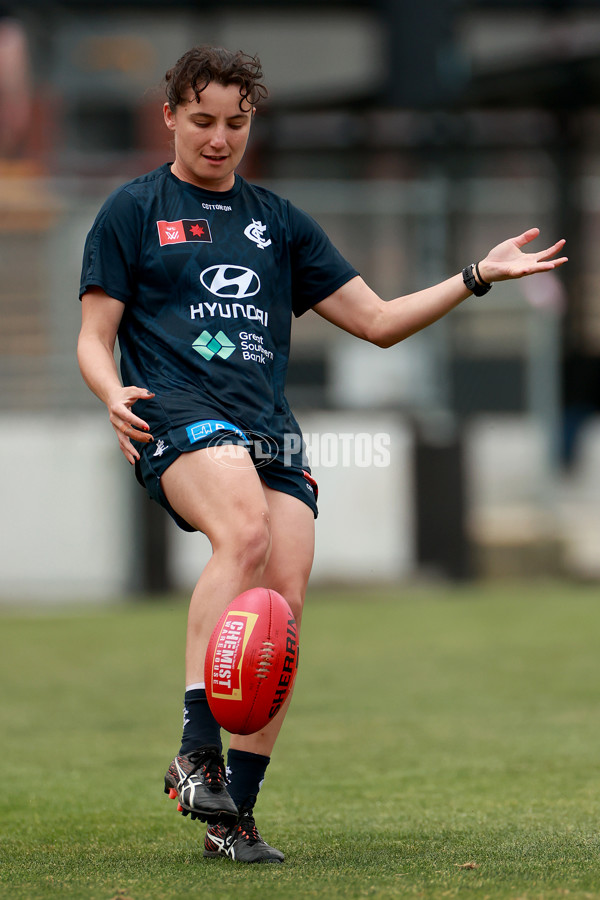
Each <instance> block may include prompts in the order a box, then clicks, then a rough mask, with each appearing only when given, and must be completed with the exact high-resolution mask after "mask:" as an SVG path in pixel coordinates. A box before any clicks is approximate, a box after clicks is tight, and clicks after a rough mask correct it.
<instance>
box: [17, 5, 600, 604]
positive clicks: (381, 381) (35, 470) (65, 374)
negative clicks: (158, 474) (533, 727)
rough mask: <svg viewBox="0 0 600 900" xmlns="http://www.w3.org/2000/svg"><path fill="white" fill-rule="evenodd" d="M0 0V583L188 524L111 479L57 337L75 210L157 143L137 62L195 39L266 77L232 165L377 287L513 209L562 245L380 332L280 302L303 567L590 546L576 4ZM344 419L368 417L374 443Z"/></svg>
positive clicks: (594, 269)
mask: <svg viewBox="0 0 600 900" xmlns="http://www.w3.org/2000/svg"><path fill="white" fill-rule="evenodd" d="M0 15H1V17H0V77H1V78H3V79H4V85H5V86H4V88H3V89H1V90H0V97H2V104H3V107H2V109H1V110H0V122H2V123H3V127H2V129H0V321H1V323H2V327H1V328H0V435H1V436H2V440H1V441H0V459H1V460H2V471H3V473H4V479H5V484H4V490H3V492H2V496H3V499H2V509H3V513H4V514H3V516H2V524H1V525H0V547H1V549H0V598H2V599H6V600H10V599H13V598H19V597H23V596H26V597H39V598H41V599H43V598H46V597H48V598H56V597H81V596H90V597H92V596H107V595H111V594H119V593H121V592H124V591H127V590H130V589H132V588H133V589H162V588H164V587H167V586H169V585H173V584H174V585H176V586H179V585H181V586H183V585H187V584H188V582H189V581H191V580H193V578H194V576H195V573H196V571H197V567H198V554H199V553H205V554H206V553H207V552H208V547H207V546H205V545H204V544H202V540H203V539H202V538H198V537H197V536H192V537H189V536H186V535H183V534H179V533H178V532H176V530H175V529H174V528H173V527H171V525H170V523H169V521H168V519H167V517H166V516H164V514H162V512H161V511H160V510H158V508H155V507H154V506H153V505H152V504H151V503H150V502H149V501H147V500H146V498H145V496H144V495H143V493H142V492H141V491H140V490H139V489H138V488H137V485H135V484H134V483H133V480H132V478H131V473H130V472H129V470H128V467H127V465H126V464H125V462H124V460H123V459H122V458H121V456H120V454H119V451H118V448H117V446H116V442H115V441H114V438H113V435H112V430H111V429H110V427H109V425H108V423H107V421H106V416H105V414H104V411H103V408H102V407H101V405H100V404H99V403H98V401H96V400H95V398H94V397H93V396H92V395H91V394H90V393H89V392H88V390H87V388H86V387H85V385H84V384H83V382H82V381H81V378H80V375H79V372H78V369H77V364H76V360H75V343H76V337H77V332H78V327H79V310H78V306H77V300H76V298H77V288H78V280H79V267H80V260H81V252H82V247H83V241H84V239H85V235H86V233H87V231H88V229H89V227H90V225H91V223H92V221H93V218H94V216H95V214H96V212H97V210H98V208H99V206H100V204H101V203H102V201H103V200H104V198H105V197H106V195H107V194H108V192H109V191H110V190H111V189H112V187H115V186H117V185H118V184H120V183H122V182H123V181H125V180H126V179H127V178H129V177H133V176H134V175H137V174H140V173H142V172H144V171H147V170H149V169H151V168H153V167H154V166H155V165H158V164H160V163H162V162H164V161H165V160H166V159H168V158H169V154H170V150H169V134H168V132H167V131H166V129H165V128H164V126H163V123H162V116H161V105H162V95H161V90H160V82H161V79H162V76H163V75H164V72H165V69H166V68H167V67H168V66H169V65H171V64H172V62H173V61H174V60H175V59H176V58H177V57H178V56H179V55H181V53H183V52H184V51H185V50H186V49H188V47H190V46H192V45H193V44H196V43H204V42H208V43H216V44H222V45H225V46H229V47H240V48H242V49H244V50H246V51H247V52H250V53H257V54H258V55H259V56H260V57H261V60H262V62H263V66H264V69H265V74H266V78H267V81H268V83H269V86H270V89H271V96H270V99H269V101H268V102H267V103H265V104H264V106H263V107H261V110H260V114H259V116H258V117H257V120H256V122H255V124H254V126H253V128H254V134H253V137H252V142H251V149H250V151H249V153H248V156H247V158H246V161H245V167H244V170H243V173H242V174H244V175H246V176H247V177H249V178H251V179H254V180H257V181H259V182H261V183H263V184H265V185H267V186H270V187H273V188H274V189H276V190H277V191H278V192H279V193H281V194H283V195H284V196H287V197H289V198H290V199H291V200H292V201H294V202H295V203H296V204H297V205H299V206H301V207H302V208H304V209H306V210H307V211H308V212H310V213H311V214H312V215H314V216H315V218H317V219H318V220H319V221H320V222H321V223H322V224H323V226H324V227H325V229H326V230H327V231H328V233H329V234H330V235H331V237H332V238H333V240H334V242H335V243H336V244H337V245H338V246H339V248H340V249H341V250H342V252H343V253H344V254H345V255H346V256H347V257H348V258H349V259H351V260H352V261H353V263H354V264H355V265H356V266H357V268H358V269H360V271H361V273H362V274H363V275H364V277H365V278H366V280H367V281H368V282H369V283H370V284H371V285H372V286H373V287H374V288H375V289H376V290H377V291H378V292H379V293H380V294H381V295H382V296H384V297H393V296H397V295H398V294H401V293H407V292H409V291H411V290H413V289H417V288H420V287H424V286H426V285H427V284H429V283H433V282H435V281H437V280H440V279H442V278H443V277H445V276H446V275H449V274H452V273H454V272H456V271H457V270H459V269H461V268H462V267H463V266H464V265H466V264H467V263H469V262H471V261H472V260H473V259H475V258H481V256H482V255H484V253H485V252H486V251H487V250H488V249H489V247H491V246H492V245H493V244H495V243H497V242H498V241H499V240H501V239H504V238H505V237H507V236H509V235H511V234H516V233H518V232H521V231H523V230H524V229H525V228H526V227H529V226H531V225H538V226H539V227H540V228H541V229H542V233H543V236H544V237H543V238H542V239H544V238H545V239H546V241H547V242H549V241H553V240H555V239H556V238H558V237H561V236H562V237H566V238H567V240H568V254H569V257H570V262H569V265H568V266H567V267H565V268H564V269H562V270H561V271H560V274H558V275H547V276H540V277H539V278H536V279H535V280H531V281H526V282H515V283H510V284H504V285H501V286H497V287H496V288H495V290H494V291H493V292H492V293H491V294H489V295H488V296H487V297H486V298H484V299H483V300H475V299H473V300H472V301H467V302H466V303H465V304H463V305H462V307H461V308H460V309H458V310H457V311H456V312H454V313H453V314H452V315H450V316H449V317H447V318H446V319H445V320H444V321H442V322H440V323H438V324H437V325H435V326H433V327H432V328H430V329H428V330H427V331H425V332H423V333H422V334H420V335H417V336H415V337H413V338H411V339H410V340H409V341H407V342H405V343H403V344H401V345H399V346H398V347H396V348H394V349H392V350H388V351H385V352H382V351H381V350H378V349H376V348H372V347H370V346H367V345H362V344H360V343H359V342H357V341H356V340H354V339H350V338H349V337H348V336H346V335H344V334H343V333H342V332H337V331H336V330H335V329H334V328H332V327H331V326H330V325H327V324H325V323H324V322H322V321H321V320H320V319H319V318H318V317H317V316H315V315H311V314H308V315H306V316H304V317H303V318H302V319H301V320H299V321H298V322H297V323H296V328H295V331H294V344H293V355H292V359H291V364H290V374H289V383H288V396H289V399H290V401H291V403H292V406H293V407H294V408H295V409H296V411H297V412H298V416H299V419H300V421H301V423H302V424H303V426H304V428H305V430H306V431H307V433H308V435H309V436H310V438H311V440H309V444H310V443H311V441H312V448H311V449H312V450H313V453H315V454H317V455H319V457H320V458H319V461H318V462H317V460H316V459H315V460H313V461H314V463H315V468H316V474H317V477H318V479H319V481H320V483H321V487H322V491H321V497H322V500H321V510H322V511H321V517H320V521H319V550H318V555H317V560H316V565H315V578H320V579H323V580H341V579H350V580H356V579H364V580H368V579H382V580H390V579H398V578H405V577H411V576H415V575H419V574H423V573H425V574H431V573H433V574H436V575H437V574H442V575H445V576H450V577H455V578H458V577H460V578H462V577H472V576H477V575H490V574H514V573H518V574H526V573H532V574H534V573H535V574H538V573H548V574H559V573H560V574H568V575H573V576H576V577H581V576H584V577H597V576H598V575H599V574H600V555H599V554H598V552H597V547H598V545H599V541H600V504H599V502H598V500H599V499H600V497H599V496H598V495H600V488H599V487H598V478H597V476H596V472H597V469H598V461H599V460H600V428H599V425H598V419H597V413H598V409H599V406H600V379H599V377H598V370H599V368H600V365H599V359H600V294H599V291H598V282H599V278H600V263H599V262H598V257H597V254H596V253H595V240H594V238H595V236H596V234H597V232H598V229H599V227H600V216H599V213H600V114H599V112H598V97H599V95H600V3H598V2H591V0H588V2H575V0H572V2H567V0H564V2H559V0H554V2H552V0H545V2H544V0H537V2H536V0H518V2H516V0H515V2H507V0H504V2H502V0H462V2H461V0H454V2H452V0H428V2H427V3H414V2H412V0H373V2H358V0H355V2H350V0H346V2H334V0H329V2H328V0H319V2H312V3H311V2H307V0H304V2H302V3H300V2H294V0H287V2H286V0H271V2H269V0H262V2H251V3H241V2H235V0H220V3H219V4H214V3H205V2H203V0H196V2H171V3H169V4H165V3H159V2H152V0H145V2H141V0H140V2H133V0H129V2H125V0H123V2H114V0H113V2H110V0H109V2H104V3H103V4H102V5H100V4H97V3H92V2H84V0H65V2H61V3H54V2H42V0H39V2H29V3H27V2H25V3H23V2H21V3H19V4H18V5H16V4H15V6H14V8H11V5H10V4H2V10H0ZM15 84H16V85H18V87H17V88H15ZM17 92H18V102H17V103H15V99H16V95H17ZM15 110H16V111H15ZM6 123H11V124H10V127H5V126H6ZM344 435H346V436H348V435H350V436H351V437H341V436H344ZM360 435H371V436H373V435H387V437H388V438H389V447H390V457H389V465H382V466H378V465H374V464H370V462H369V459H367V458H366V457H364V455H362V456H361V453H362V450H361V449H360V447H361V444H360ZM344 442H345V443H344ZM344 447H346V450H347V453H346V456H344V453H343V452H342V451H343V448H344ZM350 447H351V449H350V450H348V448H350ZM332 448H335V449H332ZM357 448H358V449H357ZM361 523H362V524H361ZM199 545H202V550H201V551H199V549H198V547H199Z"/></svg>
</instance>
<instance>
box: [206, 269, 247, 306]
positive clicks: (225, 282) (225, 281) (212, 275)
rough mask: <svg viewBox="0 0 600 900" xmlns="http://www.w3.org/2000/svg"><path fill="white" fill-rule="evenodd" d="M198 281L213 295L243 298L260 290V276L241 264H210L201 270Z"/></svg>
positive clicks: (236, 298)
mask: <svg viewBox="0 0 600 900" xmlns="http://www.w3.org/2000/svg"><path fill="white" fill-rule="evenodd" d="M200 281H201V282H202V284H203V285H204V287H205V288H206V290H207V291H210V292H211V294H214V295H215V297H233V299H235V300H244V299H245V298H246V297H254V295H255V294H258V292H259V291H260V278H259V277H258V275H257V274H256V272H253V271H252V269H245V268H244V267H243V266H227V265H225V266H210V268H208V269H205V270H204V272H202V274H201V275H200Z"/></svg>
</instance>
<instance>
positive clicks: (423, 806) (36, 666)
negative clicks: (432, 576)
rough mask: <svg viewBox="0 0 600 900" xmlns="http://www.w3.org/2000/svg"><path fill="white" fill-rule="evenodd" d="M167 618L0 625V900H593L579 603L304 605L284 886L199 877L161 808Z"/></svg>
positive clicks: (279, 770)
mask: <svg viewBox="0 0 600 900" xmlns="http://www.w3.org/2000/svg"><path fill="white" fill-rule="evenodd" d="M185 610H186V607H185V603H184V601H183V600H182V598H166V599H165V600H164V601H162V602H154V603H152V604H144V603H138V604H132V603H130V604H125V605H123V606H120V607H118V608H110V609H101V610H98V609H96V610H88V611H79V610H72V609H71V610H66V611H61V612H53V613H49V612H46V613H43V614H35V613H33V612H30V613H24V614H18V613H17V612H15V611H14V610H13V611H10V612H8V611H6V612H4V613H0V673H1V684H2V703H1V704H0V736H1V737H0V747H1V753H0V766H1V767H2V772H1V784H2V791H1V797H0V838H1V840H0V896H2V897H7V898H11V900H24V898H31V900H37V898H57V897H60V898H63V897H64V898H86V900H91V898H94V900H110V898H119V900H125V898H133V900H146V898H147V900H163V898H165V900H166V898H168V900H181V898H188V897H191V898H193V897H198V898H200V897H203V898H215V900H220V898H230V897H231V898H236V900H246V898H248V900H249V898H257V900H258V898H261V900H262V898H265V900H269V898H296V897H302V898H304V897H324V898H329V897H333V898H337V897H339V898H361V897H374V898H388V897H423V898H434V897H435V898H437V897H440V898H442V897H459V898H462V897H465V898H481V900H483V898H514V900H517V898H521V900H524V898H527V900H534V898H564V897H569V900H573V898H583V897H586V898H600V652H599V650H600V588H596V587H594V586H583V585H582V586H567V585H559V584H549V585H542V584H537V583H533V584H531V585H529V586H524V585H504V586H500V585H497V586H481V585H473V586H469V587H461V588H451V587H446V588H444V587H435V588H425V587H410V586H406V587H399V588H397V589H395V590H386V591H375V590H373V591H371V592H361V591H358V590H353V591H346V592H344V591H336V592H318V591H313V592H312V593H311V595H310V600H309V605H308V611H307V614H306V619H305V624H304V632H303V636H302V642H301V663H300V674H299V677H298V682H297V688H296V695H295V698H294V703H293V705H292V710H291V713H290V715H289V717H288V721H287V723H286V727H285V729H284V732H283V733H282V735H281V738H280V742H279V745H278V748H277V754H276V755H275V756H274V758H273V761H272V763H271V766H270V768H269V772H268V776H267V782H266V785H265V789H264V791H263V794H262V795H261V798H260V801H259V806H258V809H257V819H258V823H259V827H260V829H261V831H262V833H263V835H264V836H265V838H266V839H267V840H270V841H271V842H272V843H274V844H275V845H276V846H278V847H280V848H281V849H282V850H284V852H285V853H286V857H287V859H286V862H285V864H284V865H282V866H262V867H261V866H256V867H251V866H242V865H240V864H235V863H232V862H230V861H228V860H204V859H203V858H202V855H201V841H202V838H203V833H204V828H203V826H202V825H200V824H199V823H197V822H191V821H189V820H188V819H184V818H183V817H182V816H179V815H177V814H176V812H175V808H174V806H175V804H174V803H173V802H172V801H169V800H168V799H167V798H166V797H165V795H164V794H163V793H162V777H163V774H164V770H165V768H166V766H167V764H168V763H169V761H170V759H171V757H172V756H173V753H174V751H175V750H176V749H177V745H178V744H177V742H178V739H179V736H180V728H181V694H182V684H181V676H182V673H181V662H182V650H183V643H184V627H185Z"/></svg>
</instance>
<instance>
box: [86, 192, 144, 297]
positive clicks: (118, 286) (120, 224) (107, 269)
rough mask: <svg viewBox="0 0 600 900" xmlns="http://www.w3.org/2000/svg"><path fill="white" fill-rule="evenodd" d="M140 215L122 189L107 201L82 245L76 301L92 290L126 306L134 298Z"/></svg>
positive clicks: (140, 228)
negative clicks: (81, 261)
mask: <svg viewBox="0 0 600 900" xmlns="http://www.w3.org/2000/svg"><path fill="white" fill-rule="evenodd" d="M141 218H142V217H141V212H140V210H139V208H138V205H137V203H136V201H135V199H134V198H133V197H132V196H131V195H130V194H129V193H128V192H127V191H126V190H123V189H119V190H118V191H115V193H114V194H111V196H110V197H109V198H108V200H107V201H106V202H105V204H104V205H103V207H102V209H101V210H100V212H99V213H98V215H97V217H96V221H95V222H94V224H93V226H92V228H91V230H90V232H89V234H88V236H87V239H86V242H85V248H84V251H83V265H82V270H81V284H80V288H79V297H80V298H81V297H82V296H83V294H85V292H86V291H87V290H88V289H89V288H91V287H93V286H96V287H100V288H102V290H104V291H106V293H107V294H108V295H109V296H111V297H115V299H117V300H121V301H122V302H123V303H128V302H129V301H131V300H132V299H133V298H134V297H135V295H136V288H137V279H138V267H139V258H140V246H141V235H142V224H143V223H142V222H141Z"/></svg>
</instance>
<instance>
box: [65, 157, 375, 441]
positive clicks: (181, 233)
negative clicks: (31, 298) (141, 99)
mask: <svg viewBox="0 0 600 900" xmlns="http://www.w3.org/2000/svg"><path fill="white" fill-rule="evenodd" d="M357 274H358V273H357V272H356V270H355V269H354V268H353V267H352V266H351V265H350V264H349V263H348V262H347V261H346V260H345V259H344V258H343V257H342V256H341V255H340V253H339V252H338V251H337V250H336V249H335V247H334V246H333V245H332V243H331V242H330V240H329V238H328V237H327V235H326V234H325V232H324V231H323V230H322V229H321V228H320V226H319V225H317V223H316V222H315V221H314V220H313V219H311V218H310V216H308V215H307V214H306V213H304V212H302V211H301V210H299V209H297V208H296V207H294V206H293V205H292V204H291V203H290V202H289V201H287V200H284V199H282V198H281V197H278V196H277V195H276V194H274V193H273V192H272V191H268V190H266V189H264V188H261V187H258V186H255V185H251V184H249V183H248V182H247V181H245V180H244V179H243V178H241V177H240V176H239V175H236V177H235V185H234V187H233V188H232V189H231V190H230V191H218V192H215V191H205V190H202V189H201V188H198V187H195V186H194V185H192V184H188V183H186V182H183V181H180V180H179V179H178V178H176V177H175V176H174V175H173V174H172V173H171V169H170V164H165V165H163V166H161V167H160V168H159V169H156V170H155V171H154V172H150V173H149V174H147V175H144V176H142V177H140V178H136V179H135V180H133V181H130V182H129V183H127V184H125V185H123V186H122V187H120V188H119V189H118V190H116V191H115V192H114V193H113V194H111V196H110V197H109V198H108V199H107V201H106V202H105V204H104V205H103V207H102V209H101V210H100V212H99V214H98V216H97V218H96V221H95V222H94V225H93V227H92V229H91V231H90V233H89V234H88V236H87V240H86V244H85V251H84V259H83V270H82V276H81V288H80V296H81V295H83V294H84V293H85V291H86V290H88V289H89V288H91V287H93V286H98V287H100V288H102V289H103V290H104V291H106V293H107V294H109V295H110V296H111V297H115V298H116V299H117V300H120V301H121V302H123V303H124V304H125V310H124V314H123V318H122V321H121V325H120V328H119V334H118V339H119V348H120V353H121V376H122V379H123V384H125V385H136V386H137V387H142V388H147V389H148V390H150V391H152V392H153V393H154V394H155V397H154V398H153V399H151V400H139V401H138V402H137V403H136V406H135V412H136V414H138V415H140V416H141V417H142V418H144V419H146V421H147V422H148V424H149V425H150V431H151V432H155V433H161V432H163V431H165V430H166V429H168V428H173V427H176V426H180V425H186V424H188V423H189V422H193V421H195V420H199V419H203V418H212V417H214V416H215V415H216V416H220V417H224V418H226V419H227V420H228V421H232V422H233V423H234V424H235V425H237V426H238V427H240V428H241V429H242V430H247V431H255V430H256V431H260V432H264V433H266V434H273V435H276V434H285V433H286V432H287V431H292V432H297V430H298V429H297V425H296V423H295V420H294V419H293V417H292V415H291V413H290V411H289V407H288V405H287V402H286V400H285V397H284V387H285V377H286V371H287V362H288V356H289V349H290V328H291V320H292V313H294V315H296V316H299V315H302V313H304V312H305V311H306V310H307V309H309V308H310V307H312V306H314V304H315V303H318V302H319V301H320V300H324V299H325V298H326V297H328V296H329V295H330V294H331V293H333V292H334V291H335V290H337V288H339V287H341V286H342V285H343V284H345V283H346V282H347V281H349V280H350V279H351V278H353V277H354V276H355V275H357Z"/></svg>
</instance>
